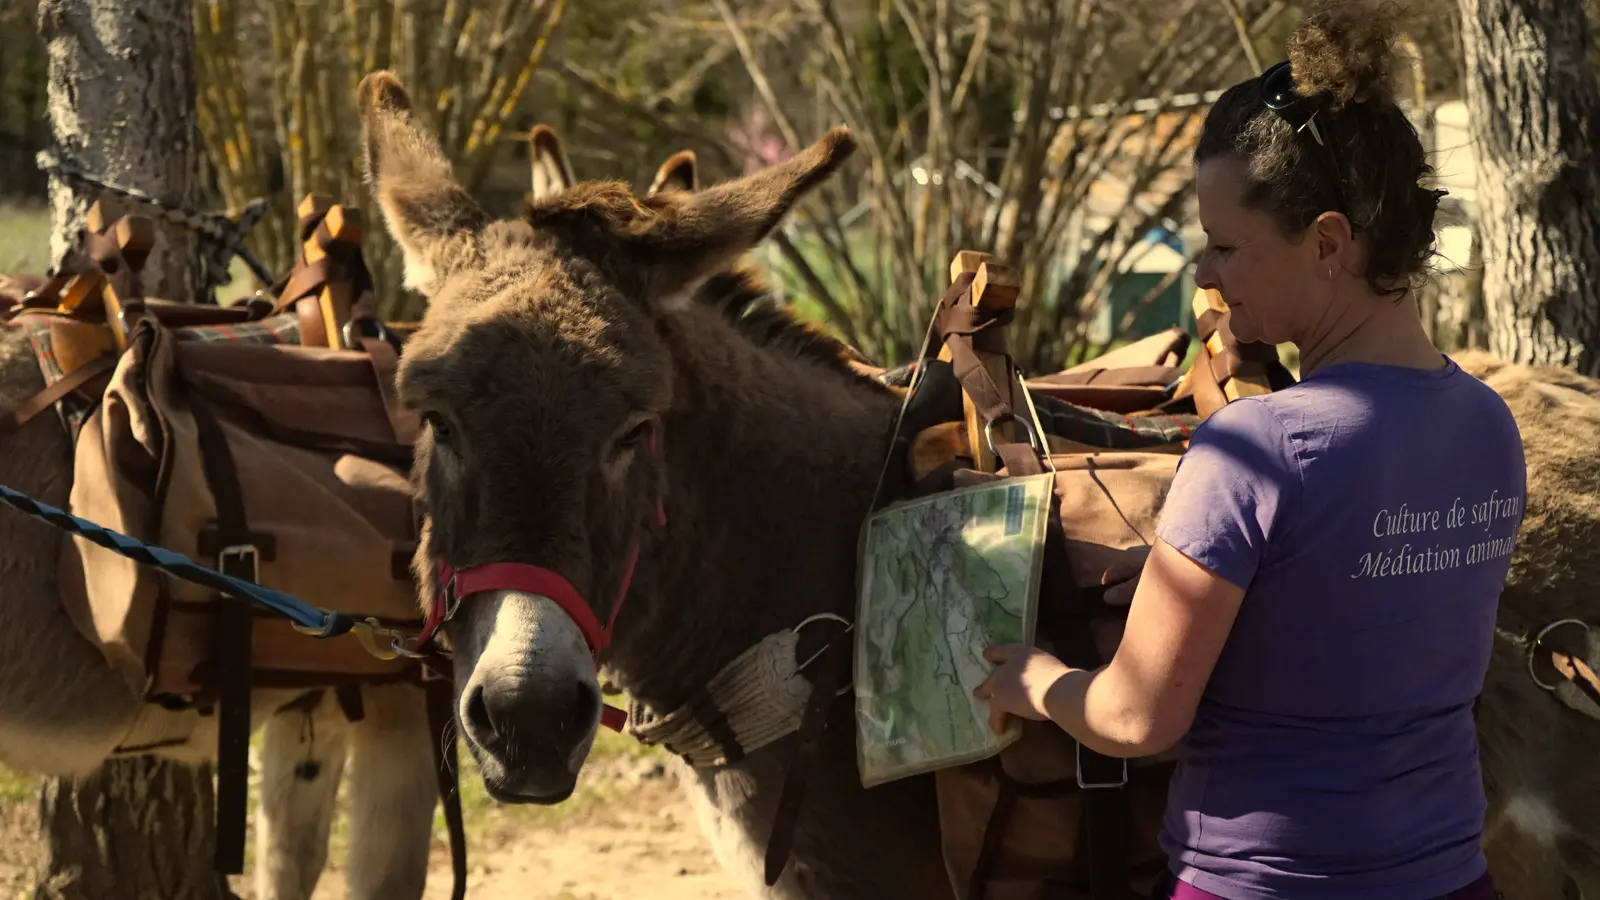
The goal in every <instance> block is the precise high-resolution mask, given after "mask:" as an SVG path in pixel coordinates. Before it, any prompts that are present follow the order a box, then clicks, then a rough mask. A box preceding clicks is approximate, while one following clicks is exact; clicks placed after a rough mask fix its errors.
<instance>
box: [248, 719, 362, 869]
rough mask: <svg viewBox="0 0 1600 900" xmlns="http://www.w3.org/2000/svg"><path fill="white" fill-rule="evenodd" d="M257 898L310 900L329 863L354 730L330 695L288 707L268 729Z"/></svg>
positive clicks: (258, 840) (264, 748)
mask: <svg viewBox="0 0 1600 900" xmlns="http://www.w3.org/2000/svg"><path fill="white" fill-rule="evenodd" d="M262 736H263V741H262V747H261V807H260V818H259V819H258V821H257V828H256V863H255V870H256V871H255V882H256V896H257V897H258V898H260V900H308V898H310V896H311V892H312V891H313V890H314V889H315V888H316V886H317V879H318V878H319V877H321V875H322V869H323V867H324V866H325V865H326V864H327V861H328V830H329V828H330V826H331V825H332V824H333V816H334V799H335V797H336V796H337V795H338V792H339V776H340V774H341V773H342V772H343V771H344V761H345V754H346V752H347V751H348V749H349V736H350V727H349V723H347V722H346V721H345V718H344V715H343V713H341V712H340V710H339V704H338V703H336V702H334V699H333V697H332V695H331V694H329V693H328V692H326V691H313V692H311V693H309V694H306V695H305V696H304V697H302V698H300V699H298V700H294V701H292V702H290V703H288V704H286V705H285V706H284V707H283V708H282V709H280V710H278V711H277V712H276V713H275V714H274V715H273V716H272V717H271V718H269V719H267V722H266V725H265V726H264V729H263V735H262Z"/></svg>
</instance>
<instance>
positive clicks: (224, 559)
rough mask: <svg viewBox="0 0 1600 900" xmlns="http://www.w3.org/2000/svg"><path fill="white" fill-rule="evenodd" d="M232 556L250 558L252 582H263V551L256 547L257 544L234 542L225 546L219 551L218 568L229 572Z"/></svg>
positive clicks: (224, 572)
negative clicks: (229, 561) (229, 560)
mask: <svg viewBox="0 0 1600 900" xmlns="http://www.w3.org/2000/svg"><path fill="white" fill-rule="evenodd" d="M230 557H233V558H237V559H241V560H243V559H248V560H250V583H251V584H260V583H261V551H260V550H257V549H256V545H255V544H232V545H230V546H227V547H223V548H222V550H221V551H219V552H218V553H217V568H218V569H222V570H224V571H223V574H224V575H226V574H228V573H227V571H226V570H227V568H228V559H229V558H230ZM235 577H237V576H235Z"/></svg>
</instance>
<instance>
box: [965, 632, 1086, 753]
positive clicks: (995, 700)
mask: <svg viewBox="0 0 1600 900" xmlns="http://www.w3.org/2000/svg"><path fill="white" fill-rule="evenodd" d="M983 658H984V659H986V660H988V661H989V662H992V663H996V664H997V667H996V668H995V670H994V671H993V672H991V673H989V677H988V678H986V679H984V681H983V683H982V684H980V685H978V687H977V688H976V689H974V690H973V692H972V696H973V697H974V698H975V699H978V700H987V701H989V729H990V730H991V731H993V732H994V733H995V734H1004V733H1005V730H1006V716H1007V715H1014V716H1021V717H1022V718H1024V719H1032V720H1034V721H1035V722H1043V721H1047V720H1048V719H1049V718H1050V713H1049V712H1047V711H1046V710H1045V695H1046V694H1048V693H1049V692H1050V687H1051V685H1054V684H1055V683H1056V681H1057V680H1058V679H1060V678H1061V676H1062V675H1065V674H1066V673H1068V672H1070V671H1072V670H1071V669H1070V668H1068V667H1067V665H1066V664H1064V663H1062V662H1061V660H1059V659H1056V658H1055V657H1054V656H1051V655H1050V654H1048V653H1046V652H1044V651H1043V650H1040V649H1039V648H1038V647H1029V646H1027V645H1025V644H1000V645H998V646H994V647H990V648H988V649H986V650H984V651H983Z"/></svg>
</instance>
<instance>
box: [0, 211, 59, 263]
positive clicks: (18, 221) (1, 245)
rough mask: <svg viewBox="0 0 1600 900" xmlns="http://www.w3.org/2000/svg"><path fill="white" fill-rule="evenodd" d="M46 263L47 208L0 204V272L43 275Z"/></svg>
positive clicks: (48, 219)
mask: <svg viewBox="0 0 1600 900" xmlns="http://www.w3.org/2000/svg"><path fill="white" fill-rule="evenodd" d="M49 266H50V210H49V209H48V208H47V207H44V206H23V205H18V204H15V203H0V272H18V273H25V274H30V275H43V274H44V270H45V269H47V268H49Z"/></svg>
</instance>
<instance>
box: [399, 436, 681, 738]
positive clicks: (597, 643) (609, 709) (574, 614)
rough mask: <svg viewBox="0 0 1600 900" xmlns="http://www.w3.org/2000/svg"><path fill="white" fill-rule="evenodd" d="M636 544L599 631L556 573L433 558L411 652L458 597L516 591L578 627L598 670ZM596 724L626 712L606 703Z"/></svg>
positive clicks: (660, 513)
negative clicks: (430, 584) (461, 565)
mask: <svg viewBox="0 0 1600 900" xmlns="http://www.w3.org/2000/svg"><path fill="white" fill-rule="evenodd" d="M656 435H657V433H656V432H655V431H652V432H651V433H650V444H649V448H650V453H651V455H652V456H655V455H656V454H658V453H659V448H660V441H659V439H658V438H657V436H656ZM656 524H657V525H666V524H667V508H666V504H665V502H664V501H663V500H661V499H657V500H656ZM639 544H640V538H639V537H638V536H636V537H634V539H633V545H632V546H631V547H629V549H628V562H627V565H626V567H625V568H624V569H623V570H622V585H621V587H620V588H619V589H618V590H617V599H616V602H615V603H613V604H611V616H610V618H608V619H607V620H606V624H605V627H603V628H602V627H601V625H600V620H599V619H598V618H596V617H595V614H594V608H593V607H591V606H590V605H589V603H588V602H587V601H586V600H584V599H583V595H582V594H580V593H578V589H577V588H575V587H573V586H572V582H570V581H568V580H567V579H566V578H565V577H563V576H562V575H561V574H560V573H559V572H556V571H554V570H552V569H547V568H545V567H543V566H535V565H530V564H528V563H515V562H499V563H485V564H483V565H480V566H472V567H470V568H466V569H455V568H453V567H452V566H451V565H450V564H449V563H447V562H445V561H444V559H443V557H440V558H438V560H437V563H438V567H437V571H438V579H439V584H438V590H437V591H435V592H434V597H433V604H432V606H430V607H429V608H428V618H427V621H426V622H424V623H423V626H422V633H421V634H419V635H418V636H417V645H416V652H418V653H427V652H430V647H429V645H430V644H433V643H435V642H436V638H437V636H438V633H439V629H440V628H441V627H442V626H443V625H444V623H446V622H448V621H450V619H452V618H453V617H454V616H455V614H456V609H457V607H459V606H460V605H461V601H462V600H463V599H464V598H466V597H470V596H472V595H473V594H484V593H490V592H493V591H517V592H518V593H523V594H531V595H534V596H538V597H547V598H549V599H550V600H552V601H554V602H555V604H556V605H557V606H559V607H561V609H562V611H564V612H565V613H566V614H567V615H568V616H569V617H570V618H571V619H572V621H573V623H574V624H576V625H577V626H578V630H579V631H581V632H583V640H584V643H586V644H588V645H589V652H590V653H591V654H592V655H593V656H594V658H595V668H596V670H598V669H599V667H600V654H602V653H604V652H605V650H606V648H608V647H610V646H611V634H612V631H613V629H614V628H615V626H616V623H617V613H619V612H621V611H622V603H623V601H624V600H626V599H627V598H628V587H629V586H630V585H631V584H632V583H633V570H634V568H635V567H636V566H637V565H638V563H639ZM435 649H436V648H435ZM600 721H601V724H603V725H605V726H606V727H607V728H610V729H611V730H613V731H621V730H622V726H623V725H625V724H626V723H627V721H628V714H627V713H626V712H624V711H623V710H620V709H617V708H616V707H614V706H610V705H607V706H605V707H603V708H602V709H601V710H600Z"/></svg>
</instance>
